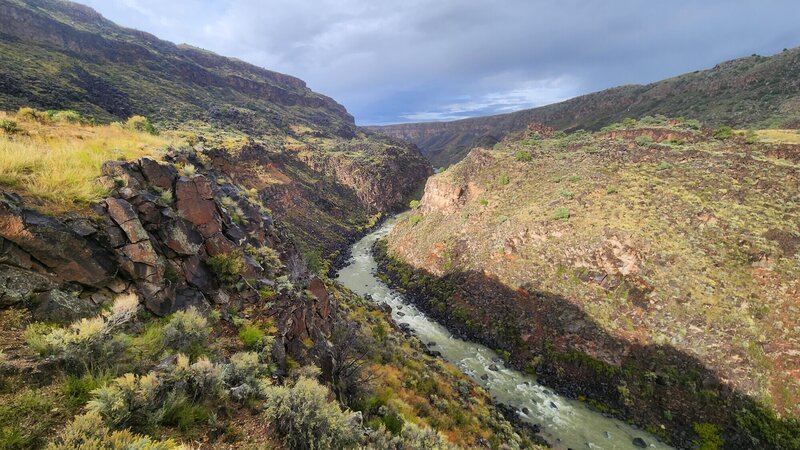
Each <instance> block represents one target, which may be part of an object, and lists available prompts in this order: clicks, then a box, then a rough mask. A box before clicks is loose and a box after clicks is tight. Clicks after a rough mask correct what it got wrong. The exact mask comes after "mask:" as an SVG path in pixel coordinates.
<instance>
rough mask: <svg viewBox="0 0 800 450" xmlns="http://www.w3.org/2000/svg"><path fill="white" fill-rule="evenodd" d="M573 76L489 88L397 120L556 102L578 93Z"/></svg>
mask: <svg viewBox="0 0 800 450" xmlns="http://www.w3.org/2000/svg"><path fill="white" fill-rule="evenodd" d="M577 92H578V86H577V82H576V80H574V79H573V78H571V77H568V76H563V77H559V78H555V79H546V80H536V81H527V82H524V83H522V84H521V85H520V86H517V87H516V88H509V90H504V91H499V92H489V93H486V94H483V95H480V96H478V97H474V96H470V95H467V96H463V97H460V98H458V99H456V100H457V101H454V102H453V103H449V104H446V105H441V106H438V107H437V108H436V109H435V110H431V111H413V112H408V113H405V114H402V115H401V120H400V122H432V121H445V120H458V119H464V118H467V117H474V116H483V115H491V114H503V113H509V112H513V111H518V110H520V109H525V108H534V107H537V106H542V105H548V104H551V103H557V102H560V101H563V100H566V99H568V98H571V97H574V96H575V95H577Z"/></svg>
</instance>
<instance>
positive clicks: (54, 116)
mask: <svg viewBox="0 0 800 450" xmlns="http://www.w3.org/2000/svg"><path fill="white" fill-rule="evenodd" d="M47 115H48V116H49V117H50V120H52V121H54V122H67V123H78V124H89V123H92V122H93V120H92V119H88V118H86V117H83V116H82V115H81V113H79V112H78V111H73V110H71V109H67V110H64V111H47Z"/></svg>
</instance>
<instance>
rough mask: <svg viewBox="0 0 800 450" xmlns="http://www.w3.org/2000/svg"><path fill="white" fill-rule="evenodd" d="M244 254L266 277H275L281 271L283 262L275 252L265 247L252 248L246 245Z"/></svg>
mask: <svg viewBox="0 0 800 450" xmlns="http://www.w3.org/2000/svg"><path fill="white" fill-rule="evenodd" d="M245 252H247V254H248V255H250V256H251V257H252V258H253V259H255V260H256V262H257V263H258V264H259V265H260V266H261V268H262V269H264V272H266V274H267V275H268V276H275V275H276V274H277V273H278V272H280V271H281V270H282V269H283V262H282V261H281V256H280V254H279V253H278V251H277V250H275V249H274V248H272V247H269V246H267V245H263V246H261V247H254V246H252V245H248V246H247V247H245Z"/></svg>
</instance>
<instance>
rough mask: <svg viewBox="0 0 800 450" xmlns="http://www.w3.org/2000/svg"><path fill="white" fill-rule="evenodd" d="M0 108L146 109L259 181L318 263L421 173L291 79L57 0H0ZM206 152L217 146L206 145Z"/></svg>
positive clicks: (393, 204)
mask: <svg viewBox="0 0 800 450" xmlns="http://www.w3.org/2000/svg"><path fill="white" fill-rule="evenodd" d="M0 30H1V31H0V109H5V110H11V111H14V110H16V109H18V108H20V107H36V108H41V109H52V110H55V109H58V110H62V109H69V110H75V111H77V112H79V113H81V114H83V115H84V116H85V117H87V118H89V120H94V121H97V122H108V121H113V120H125V119H127V118H128V117H129V116H131V115H134V114H140V115H145V116H147V117H148V118H149V119H150V120H152V121H153V122H154V123H155V125H156V127H157V128H159V129H160V130H162V131H166V130H179V131H180V132H181V133H184V134H185V135H187V136H191V137H192V140H200V141H202V142H201V143H202V144H205V145H206V146H208V147H209V148H213V149H216V150H220V151H221V152H222V153H225V154H226V155H227V159H226V161H227V162H225V161H222V160H218V161H217V162H218V163H219V164H220V165H222V166H224V168H225V169H224V170H225V173H227V174H228V175H230V176H231V177H233V178H235V179H237V180H238V181H239V182H240V183H241V184H242V185H243V186H246V188H247V189H257V190H259V191H260V192H262V191H263V192H265V193H266V195H268V197H269V198H270V200H271V203H272V204H273V205H274V206H273V208H274V210H275V214H277V215H278V216H280V217H281V218H282V219H284V222H285V223H286V224H287V226H288V227H289V228H290V231H291V232H292V234H294V235H295V236H296V237H297V238H298V239H297V242H299V243H300V245H301V246H302V247H303V248H302V252H303V253H305V254H312V253H313V254H314V256H313V259H314V260H319V261H322V262H324V261H325V260H326V259H329V258H331V257H332V255H333V254H334V253H336V251H337V250H338V249H340V248H341V247H342V245H344V244H345V243H346V242H348V240H349V239H351V238H352V237H353V236H354V235H356V234H357V233H358V232H359V231H360V229H361V228H362V227H363V226H364V225H365V224H367V223H369V222H370V221H374V220H375V218H374V216H376V215H379V214H382V213H387V212H388V211H391V210H394V209H396V208H398V207H402V206H403V205H404V204H405V203H406V202H407V201H408V198H409V197H410V196H411V195H412V194H413V193H415V192H416V191H418V190H419V189H420V188H421V186H422V184H423V183H424V180H425V179H426V178H427V177H428V176H429V175H430V174H431V173H432V171H431V169H430V167H429V165H428V163H426V162H425V160H424V159H423V158H422V156H421V155H420V153H419V150H418V149H417V148H416V147H415V146H413V145H411V144H406V143H403V142H401V141H398V140H393V139H391V138H387V137H385V136H380V135H375V134H373V133H371V132H366V131H364V130H360V129H358V128H357V127H356V126H355V124H354V122H353V117H352V116H350V114H348V113H347V111H346V110H345V108H344V107H343V106H342V105H340V104H338V103H336V102H335V101H334V100H332V99H330V98H328V97H326V96H324V95H321V94H318V93H316V92H313V91H312V90H310V89H309V88H308V87H307V86H306V85H305V83H304V82H303V81H302V80H299V79H297V78H294V77H291V76H288V75H284V74H280V73H276V72H272V71H269V70H265V69H262V68H260V67H256V66H253V65H251V64H247V63H245V62H242V61H239V60H236V59H232V58H226V57H223V56H219V55H216V54H213V53H211V52H207V51H204V50H200V49H196V48H191V47H188V46H179V45H175V44H172V43H170V42H166V41H163V40H160V39H158V38H156V37H155V36H152V35H149V34H147V33H143V32H140V31H137V30H131V29H127V28H123V27H120V26H118V25H116V24H114V23H112V22H110V21H108V20H106V19H104V18H103V17H102V16H100V15H99V14H97V13H96V12H95V11H93V10H92V9H90V8H87V7H84V6H82V5H78V4H75V3H71V2H66V1H59V0H37V1H34V2H23V1H16V0H3V1H0ZM218 154H221V153H219V152H218Z"/></svg>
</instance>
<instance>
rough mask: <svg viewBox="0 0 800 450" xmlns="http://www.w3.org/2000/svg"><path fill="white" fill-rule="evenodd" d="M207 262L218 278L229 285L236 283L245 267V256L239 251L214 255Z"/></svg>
mask: <svg viewBox="0 0 800 450" xmlns="http://www.w3.org/2000/svg"><path fill="white" fill-rule="evenodd" d="M206 264H208V266H209V267H210V268H211V271H212V272H214V275H215V276H216V277H217V280H218V281H219V282H220V283H222V284H224V285H227V286H232V285H234V284H236V283H237V282H238V281H239V278H240V277H241V276H242V274H243V273H244V268H245V263H244V257H243V256H242V254H241V253H239V252H232V253H227V254H225V253H222V254H219V255H216V256H212V257H210V258H208V259H207V260H206Z"/></svg>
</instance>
